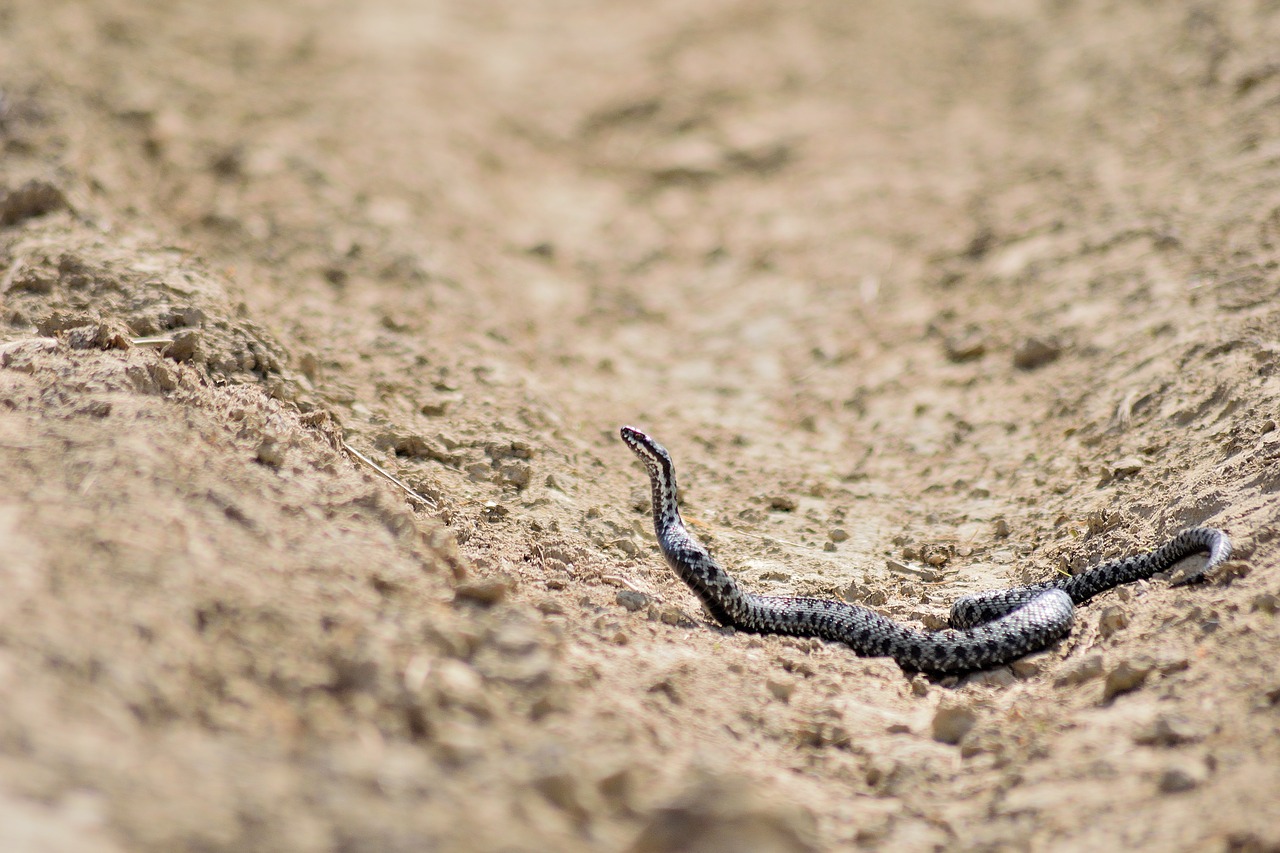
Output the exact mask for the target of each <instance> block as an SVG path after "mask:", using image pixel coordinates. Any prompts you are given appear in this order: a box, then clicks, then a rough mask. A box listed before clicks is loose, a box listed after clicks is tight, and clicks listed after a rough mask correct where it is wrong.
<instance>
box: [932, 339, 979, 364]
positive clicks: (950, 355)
mask: <svg viewBox="0 0 1280 853" xmlns="http://www.w3.org/2000/svg"><path fill="white" fill-rule="evenodd" d="M942 349H943V351H944V352H945V353H946V354H947V359H948V360H949V361H952V362H955V363H956V364H960V363H962V362H966V361H973V360H974V359H978V358H982V356H984V355H986V352H987V342H986V341H985V340H983V337H982V335H981V334H980V333H973V334H967V335H955V336H948V337H947V339H946V340H944V341H943V342H942Z"/></svg>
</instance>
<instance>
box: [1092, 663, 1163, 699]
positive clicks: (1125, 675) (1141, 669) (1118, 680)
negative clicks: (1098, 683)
mask: <svg viewBox="0 0 1280 853" xmlns="http://www.w3.org/2000/svg"><path fill="white" fill-rule="evenodd" d="M1154 669H1155V664H1154V663H1153V662H1152V661H1149V660H1146V659H1145V658H1132V659H1130V658H1126V659H1125V660H1122V661H1120V663H1118V664H1116V666H1115V668H1113V669H1112V670H1111V671H1110V672H1109V673H1107V680H1106V683H1105V684H1104V685H1103V688H1102V701H1103V702H1110V701H1111V700H1112V699H1114V698H1115V697H1117V696H1119V695H1121V694H1123V693H1130V692H1132V691H1134V690H1137V689H1138V688H1139V687H1141V686H1142V685H1143V683H1145V682H1146V680H1147V676H1148V675H1150V674H1151V672H1152V671H1153V670H1154Z"/></svg>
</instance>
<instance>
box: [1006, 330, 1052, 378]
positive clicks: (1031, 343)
mask: <svg viewBox="0 0 1280 853" xmlns="http://www.w3.org/2000/svg"><path fill="white" fill-rule="evenodd" d="M1060 355H1062V342H1061V341H1059V340H1058V339H1057V338H1052V337H1050V338H1039V337H1035V336H1032V337H1029V338H1027V339H1026V340H1024V341H1023V342H1022V343H1021V344H1019V345H1018V348H1017V349H1016V350H1014V352H1013V366H1014V367H1016V368H1018V369H1019V370H1035V369H1036V368H1037V367H1043V366H1044V365H1046V364H1049V363H1050V362H1052V361H1056V360H1057V358H1058V356H1060Z"/></svg>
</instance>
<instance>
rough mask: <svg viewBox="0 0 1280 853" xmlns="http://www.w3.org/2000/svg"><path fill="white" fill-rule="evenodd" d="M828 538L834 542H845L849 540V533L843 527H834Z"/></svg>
mask: <svg viewBox="0 0 1280 853" xmlns="http://www.w3.org/2000/svg"><path fill="white" fill-rule="evenodd" d="M827 536H828V537H829V538H830V539H831V541H832V542H836V543H840V542H845V541H848V539H849V531H847V530H845V529H844V528H843V527H833V528H831V531H830V532H829V533H827Z"/></svg>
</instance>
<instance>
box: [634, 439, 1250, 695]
mask: <svg viewBox="0 0 1280 853" xmlns="http://www.w3.org/2000/svg"><path fill="white" fill-rule="evenodd" d="M622 440H623V441H624V442H626V444H627V446H628V447H630V448H631V449H632V450H633V451H634V452H635V454H636V455H637V456H639V457H640V459H641V460H642V461H643V462H644V464H645V467H646V468H647V469H648V472H649V480H650V481H651V484H652V486H653V526H654V531H655V532H656V533H657V536H658V546H659V547H660V548H661V550H662V554H663V556H664V557H666V560H667V563H669V564H670V565H671V568H672V569H674V570H675V572H676V574H677V575H679V576H680V579H681V580H683V581H684V582H685V583H686V584H688V585H689V587H690V588H692V589H693V591H694V593H695V594H697V596H698V598H699V599H701V600H702V603H703V605H704V606H705V607H706V608H707V610H708V611H710V613H711V615H712V616H714V617H715V618H716V619H717V620H719V621H720V622H721V623H722V624H724V625H730V626H733V627H735V628H740V629H742V630H746V631H753V632H756V633H762V634H791V635H795V636H802V637H820V638H822V639H824V640H835V641H838V642H841V643H844V644H846V645H848V646H849V647H851V648H852V649H853V650H854V651H855V652H857V653H858V654H860V655H865V656H867V657H886V656H887V657H891V658H893V659H894V660H896V661H897V662H898V663H899V664H900V665H901V666H902V667H904V668H905V669H911V670H920V671H924V672H936V673H959V672H968V671H970V670H977V669H987V668H989V667H993V666H999V665H1000V664H1005V663H1008V662H1010V661H1012V660H1014V659H1016V658H1019V657H1021V656H1022V655H1025V654H1027V653H1029V652H1033V651H1036V650H1038V649H1042V648H1044V647H1045V646H1048V645H1049V644H1050V643H1053V642H1054V641H1056V640H1059V639H1061V638H1062V637H1064V636H1066V634H1067V632H1068V631H1070V630H1071V622H1072V619H1073V618H1074V609H1075V608H1074V605H1076V604H1082V603H1084V602H1086V601H1088V600H1089V599H1090V598H1092V597H1093V596H1095V595H1097V594H1098V593H1100V592H1102V591H1103V590H1107V589H1110V588H1112V587H1114V586H1118V585H1119V584H1124V583H1130V582H1132V581H1136V580H1140V579H1142V578H1149V577H1151V576H1152V575H1154V574H1157V573H1159V572H1162V571H1165V570H1166V569H1168V568H1170V567H1172V566H1173V565H1174V564H1176V563H1177V562H1178V561H1179V560H1181V559H1182V558H1184V557H1187V556H1189V555H1191V554H1195V553H1199V552H1202V551H1207V552H1208V553H1209V559H1208V561H1207V562H1206V563H1205V566H1204V568H1202V569H1200V570H1199V571H1197V572H1195V573H1194V574H1192V575H1191V576H1190V577H1185V578H1183V579H1181V580H1179V581H1178V582H1177V583H1179V584H1182V583H1189V582H1191V581H1193V580H1197V579H1199V578H1200V577H1202V576H1203V575H1204V574H1205V573H1206V572H1208V571H1209V570H1210V569H1212V568H1214V567H1215V566H1217V565H1218V564H1219V563H1221V562H1223V561H1224V560H1226V559H1228V558H1229V557H1230V556H1231V541H1230V540H1229V539H1228V538H1227V535H1226V534H1225V533H1223V532H1222V531H1221V530H1215V529H1213V528H1209V527H1194V528H1191V529H1189V530H1184V531H1182V532H1181V533H1179V534H1178V535H1177V536H1175V537H1174V538H1173V539H1171V540H1169V541H1168V542H1166V543H1165V544H1164V545H1162V546H1161V547H1159V548H1157V549H1156V550H1154V551H1150V552H1148V553H1145V554H1138V555H1135V556H1132V557H1125V558H1123V559H1119V560H1113V561H1111V562H1108V563H1103V564H1102V565H1099V566H1095V567H1094V568H1092V569H1089V570H1088V571H1086V572H1084V573H1082V574H1079V575H1075V576H1072V577H1063V578H1060V579H1055V580H1051V581H1045V582H1044V583H1038V584H1032V585H1030V586H1020V587H1014V588H1012V589H1003V590H992V591H989V592H980V593H976V594H974V595H968V596H965V597H964V598H961V599H960V600H959V601H957V602H956V603H955V604H954V605H953V606H952V608H951V615H950V621H951V625H952V627H951V628H947V629H944V630H941V631H922V630H918V629H916V628H910V627H907V626H905V625H899V624H898V623H897V622H894V621H893V620H892V619H889V618H888V617H886V616H882V615H881V614H879V613H876V612H875V611H874V610H868V609H867V608H865V607H861V606H859V605H856V604H848V603H845V602H842V601H828V600H825V599H816V598H787V597H774V596H764V595H754V594H752V593H749V592H746V591H744V590H743V589H742V588H741V587H740V586H738V583H737V581H735V580H734V579H733V578H732V577H731V576H730V575H729V573H728V572H726V571H725V570H724V569H723V568H722V567H721V566H720V564H719V563H717V562H716V560H715V559H714V558H713V557H712V556H711V555H710V554H709V553H707V549H706V548H704V547H703V546H702V545H701V544H700V543H699V542H698V541H697V539H695V538H694V537H693V535H692V534H691V533H690V532H689V531H688V529H687V528H686V527H685V526H684V521H683V520H682V519H681V517H680V507H679V504H678V502H677V499H678V493H677V489H676V472H675V466H674V465H673V464H672V462H671V455H670V454H669V453H668V452H667V450H666V448H665V447H663V446H662V445H661V444H658V443H657V442H656V441H654V440H653V439H652V438H650V437H649V436H647V435H645V434H644V433H643V432H641V431H640V430H637V429H634V428H633V427H623V428H622Z"/></svg>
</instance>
